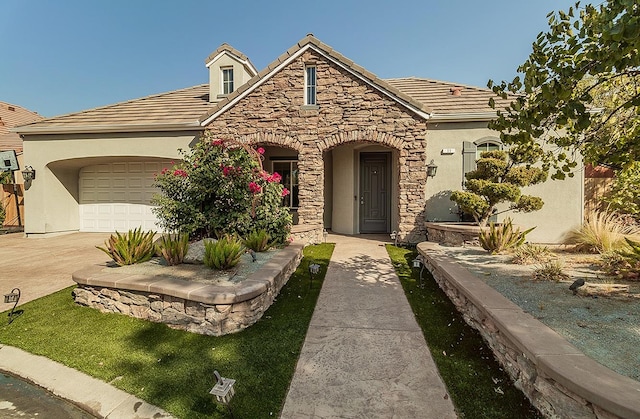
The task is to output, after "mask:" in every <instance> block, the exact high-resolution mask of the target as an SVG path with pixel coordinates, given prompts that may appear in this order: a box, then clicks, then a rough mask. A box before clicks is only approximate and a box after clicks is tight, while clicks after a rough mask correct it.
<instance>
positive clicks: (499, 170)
mask: <svg viewBox="0 0 640 419" xmlns="http://www.w3.org/2000/svg"><path fill="white" fill-rule="evenodd" d="M539 158H540V154H539V153H537V152H535V151H533V150H532V151H530V152H524V151H518V150H516V149H513V150H510V151H508V152H507V151H501V150H494V151H485V152H482V153H480V158H479V159H478V160H476V169H475V170H472V171H470V172H468V173H466V174H465V182H464V187H465V190H463V191H453V192H452V193H451V196H450V199H451V200H452V201H454V202H455V203H456V204H457V205H458V207H459V208H460V209H461V210H462V211H463V212H464V213H466V214H470V215H472V216H473V218H474V219H475V220H476V222H477V223H478V224H479V225H480V226H481V227H485V226H486V225H487V222H488V221H489V219H490V218H491V216H492V215H494V214H495V213H496V212H497V205H498V204H500V203H502V202H505V203H506V202H508V203H510V206H509V210H511V211H516V212H532V211H537V210H539V209H541V208H542V206H543V205H544V202H543V201H542V199H541V198H540V197H537V196H529V195H522V191H521V188H523V187H525V186H531V185H536V184H538V183H541V182H544V181H545V180H546V179H547V172H546V171H545V170H544V169H542V168H539V167H534V166H532V165H531V163H533V162H535V161H537V160H538V159H539ZM503 212H504V211H503Z"/></svg>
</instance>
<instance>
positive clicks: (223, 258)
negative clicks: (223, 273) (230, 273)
mask: <svg viewBox="0 0 640 419" xmlns="http://www.w3.org/2000/svg"><path fill="white" fill-rule="evenodd" d="M244 252H245V247H244V245H243V244H242V240H240V239H239V238H237V237H234V236H229V235H226V236H223V237H222V238H220V239H218V241H215V242H213V241H205V243H204V264H205V265H207V266H208V267H209V268H212V269H218V270H225V269H229V268H233V267H234V266H236V265H237V264H238V262H240V257H241V256H242V254H243V253H244Z"/></svg>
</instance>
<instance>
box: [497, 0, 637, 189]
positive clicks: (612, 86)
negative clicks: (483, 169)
mask: <svg viewBox="0 0 640 419" xmlns="http://www.w3.org/2000/svg"><path fill="white" fill-rule="evenodd" d="M576 13H577V15H576ZM548 17H549V30H548V31H547V32H543V33H540V34H539V35H538V37H537V39H536V41H535V42H534V43H533V51H532V52H531V54H530V55H529V58H528V59H527V60H526V61H525V63H524V64H522V65H521V66H520V67H519V68H518V71H519V72H520V73H522V74H523V77H522V78H520V77H516V78H515V79H514V80H513V81H512V82H509V83H507V82H504V81H503V82H502V83H501V84H494V83H493V81H489V87H490V88H492V89H493V91H494V92H495V93H496V94H498V95H499V96H501V97H502V98H504V99H508V98H513V97H514V96H511V95H510V94H515V95H516V96H515V98H514V99H513V101H512V102H511V104H510V106H507V107H506V108H504V109H498V118H497V119H496V120H495V121H493V122H492V123H490V127H491V128H493V129H496V130H498V131H500V132H501V138H502V140H503V142H504V143H506V144H507V145H517V146H518V147H522V148H524V149H540V150H542V144H543V143H541V142H540V141H539V140H540V139H542V140H543V142H544V143H546V144H548V145H550V146H551V147H547V148H545V151H544V155H543V157H544V160H545V163H546V165H548V166H553V167H554V168H555V171H554V173H553V175H552V177H553V178H558V179H562V178H564V177H565V176H567V175H568V176H572V175H573V173H572V172H573V170H574V168H575V167H576V166H577V160H578V159H579V157H578V156H579V155H582V156H584V158H585V160H586V161H587V162H590V163H594V164H606V165H609V166H612V167H616V168H623V167H627V166H629V165H630V164H631V163H632V162H634V161H636V160H640V140H639V136H640V55H639V50H640V6H639V4H638V2H637V1H636V0H607V1H605V2H603V3H602V4H600V5H598V6H593V5H590V4H587V5H585V6H584V7H582V6H581V5H580V3H576V4H575V6H574V7H571V8H569V10H568V11H567V12H563V11H559V12H557V13H550V14H549V15H548ZM490 104H491V105H492V106H493V107H494V108H495V107H496V103H495V101H493V100H492V101H491V103H490Z"/></svg>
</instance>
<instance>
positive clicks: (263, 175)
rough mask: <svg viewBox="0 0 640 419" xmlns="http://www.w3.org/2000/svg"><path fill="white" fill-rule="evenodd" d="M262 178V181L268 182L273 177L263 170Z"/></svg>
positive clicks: (261, 172)
mask: <svg viewBox="0 0 640 419" xmlns="http://www.w3.org/2000/svg"><path fill="white" fill-rule="evenodd" d="M259 174H260V177H261V178H262V180H266V181H267V182H268V181H269V178H270V177H271V176H269V173H267V172H266V171H264V170H262V171H260V173H259Z"/></svg>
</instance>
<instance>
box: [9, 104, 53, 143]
mask: <svg viewBox="0 0 640 419" xmlns="http://www.w3.org/2000/svg"><path fill="white" fill-rule="evenodd" d="M42 119H43V118H42V116H40V115H38V114H37V113H36V112H32V111H30V110H28V109H25V108H23V107H21V106H17V105H12V104H10V103H6V102H0V151H5V150H15V151H17V152H22V139H21V138H20V136H19V135H18V134H16V133H14V132H11V128H13V127H16V126H18V125H23V124H28V123H31V122H35V121H40V120H42Z"/></svg>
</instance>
